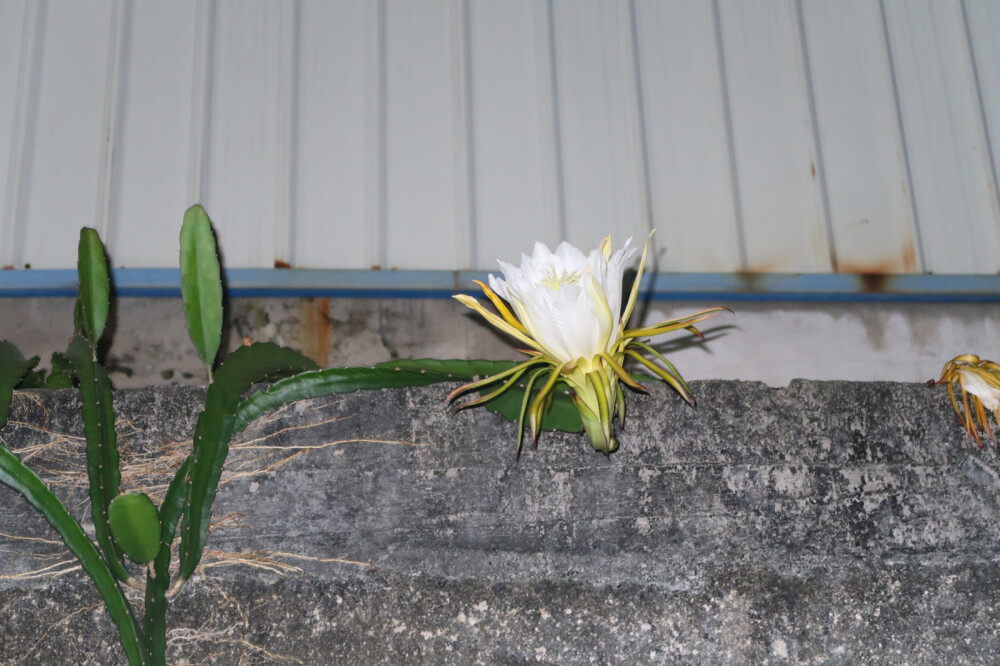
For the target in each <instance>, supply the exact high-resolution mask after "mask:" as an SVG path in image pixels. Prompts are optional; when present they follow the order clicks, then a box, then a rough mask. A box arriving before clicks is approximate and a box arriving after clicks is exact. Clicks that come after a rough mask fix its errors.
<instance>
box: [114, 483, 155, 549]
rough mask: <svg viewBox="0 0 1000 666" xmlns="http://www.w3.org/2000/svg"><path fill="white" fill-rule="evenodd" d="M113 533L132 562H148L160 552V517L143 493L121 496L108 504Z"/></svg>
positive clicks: (151, 502)
mask: <svg viewBox="0 0 1000 666" xmlns="http://www.w3.org/2000/svg"><path fill="white" fill-rule="evenodd" d="M108 520H109V522H110V523H111V534H112V536H114V538H115V542H117V544H118V546H119V547H120V548H121V549H122V551H123V552H124V553H125V554H126V555H128V556H129V559H131V560H132V561H133V562H138V563H139V564H148V563H149V562H152V561H153V560H154V559H156V556H157V555H158V554H159V552H160V516H159V513H158V512H157V511H156V505H154V504H153V501H152V500H150V499H149V497H148V496H146V495H145V494H143V493H126V494H124V495H119V496H118V497H116V498H115V499H114V500H112V502H111V506H110V507H108Z"/></svg>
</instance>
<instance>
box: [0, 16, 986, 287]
mask: <svg viewBox="0 0 1000 666" xmlns="http://www.w3.org/2000/svg"><path fill="white" fill-rule="evenodd" d="M997 34H1000V2H997V1H996V0H882V1H878V0H753V1H747V0H548V1H545V0H503V1H496V0H336V1H335V0H285V1H283V2H282V1H275V0H204V1H202V2H183V1H171V2H165V3H161V2H152V1H136V2H129V1H127V0H89V1H88V2H77V1H75V0H0V203H2V209H0V216H2V217H0V264H2V265H7V266H13V267H17V268H21V267H24V266H25V265H31V266H32V267H34V268H71V267H73V266H74V264H75V243H76V236H77V233H78V230H79V227H80V226H82V225H91V226H96V227H97V228H98V229H99V230H100V231H101V233H102V236H103V237H104V238H106V239H107V241H108V245H109V251H110V253H111V255H112V259H113V262H114V264H115V265H116V266H124V267H171V266H175V265H176V257H177V232H178V229H179V224H180V218H181V214H182V212H183V210H184V209H185V208H186V206H187V205H188V204H190V203H193V202H195V201H201V202H203V203H204V204H205V205H206V207H207V208H208V210H209V212H210V214H211V215H212V217H213V220H214V221H215V224H216V227H217V229H218V231H219V235H220V239H221V243H222V247H223V250H224V252H225V257H224V258H225V262H226V265H227V266H229V267H231V268H238V267H271V266H274V265H275V263H276V262H281V263H287V264H290V265H292V266H295V267H307V268H340V269H368V268H371V267H373V266H379V267H383V268H401V269H444V270H456V269H473V270H481V269H492V268H493V267H495V262H494V260H495V258H497V257H503V258H506V259H514V258H516V257H517V256H518V255H519V253H520V252H521V251H523V250H526V249H527V248H529V247H530V245H531V244H532V243H533V241H534V240H536V239H541V240H544V241H547V242H549V243H552V244H554V243H556V242H558V241H559V240H560V239H562V238H567V239H569V240H570V241H573V242H575V243H577V244H580V245H585V246H589V245H594V244H595V243H596V242H597V241H598V240H599V239H600V238H601V237H602V236H604V235H605V234H607V233H609V232H612V233H614V234H615V235H616V236H617V237H619V238H623V237H625V236H629V235H634V236H637V237H639V238H645V236H646V235H647V234H648V232H649V230H650V229H651V228H655V229H656V230H657V233H656V236H655V238H656V243H657V246H658V248H659V249H660V250H662V251H664V252H663V254H662V256H661V258H660V260H659V264H658V268H659V270H669V271H697V272H736V271H740V272H743V271H750V272H773V273H781V272H806V273H829V272H864V273H867V272H878V273H921V272H933V273H965V274H989V275H993V274H996V273H997V272H998V271H1000V212H998V192H997V178H996V171H995V160H994V156H995V155H996V154H997V152H998V150H1000V146H998V141H1000V138H998V137H1000V40H998V39H997Z"/></svg>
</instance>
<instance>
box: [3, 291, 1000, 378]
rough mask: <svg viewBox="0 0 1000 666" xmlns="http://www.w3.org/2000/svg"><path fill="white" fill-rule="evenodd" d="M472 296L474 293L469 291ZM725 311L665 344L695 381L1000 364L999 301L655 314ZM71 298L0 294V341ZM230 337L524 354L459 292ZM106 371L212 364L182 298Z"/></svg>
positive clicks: (29, 348) (141, 372)
mask: <svg viewBox="0 0 1000 666" xmlns="http://www.w3.org/2000/svg"><path fill="white" fill-rule="evenodd" d="M469 293H473V292H472V290H470V291H469ZM711 305H728V306H730V307H731V308H733V309H734V310H735V311H736V314H735V315H728V314H724V315H721V316H719V317H717V318H715V319H713V320H710V321H709V322H706V326H704V327H703V328H704V330H705V331H706V333H707V337H708V340H707V341H706V342H697V341H696V340H694V339H693V338H691V337H690V336H679V335H678V336H672V337H667V338H664V339H662V343H663V349H665V350H667V353H668V355H669V356H670V358H671V359H672V361H673V362H674V363H675V365H677V367H678V369H680V371H681V372H682V373H683V375H684V376H685V377H686V378H687V379H743V380H753V381H762V382H764V383H766V384H768V385H770V386H785V385H786V384H787V383H788V382H789V381H791V380H792V379H795V378H805V379H846V380H858V381H882V380H889V381H904V382H921V381H926V380H928V379H931V378H935V377H937V375H938V373H940V371H941V366H942V365H944V363H945V361H947V360H948V359H950V358H952V357H954V356H957V355H958V354H963V353H970V352H972V353H977V354H979V355H980V356H982V357H984V358H991V359H994V360H1000V345H998V342H997V341H998V340H1000V305H997V304H980V305H975V304H941V303H928V304H892V303H843V304H830V303H824V304H805V303H727V302H725V301H716V302H710V303H659V302H654V303H652V304H650V307H649V308H648V309H647V311H646V313H645V314H646V317H645V318H646V321H648V322H654V321H656V322H658V321H662V320H663V319H665V318H669V317H673V316H679V315H681V314H684V313H687V312H692V311H695V310H697V309H700V308H702V307H708V306H711ZM72 310H73V301H72V299H68V298H51V299H44V298H42V299H17V298H11V299H3V300H0V312H2V313H3V316H2V317H0V338H8V339H10V340H12V341H13V342H14V343H15V344H17V346H18V347H19V348H20V349H21V350H22V351H23V352H24V353H26V354H29V355H35V354H37V355H39V356H41V357H42V359H43V364H47V363H48V359H49V356H50V354H51V353H52V352H53V351H56V350H63V349H65V348H66V340H67V338H68V336H69V332H70V331H71V329H72ZM227 313H228V315H229V322H230V325H229V333H230V334H229V336H228V340H229V345H230V348H232V347H233V346H234V345H237V344H239V343H240V341H241V340H242V339H243V336H245V335H248V336H250V337H251V338H252V339H253V340H257V341H264V340H273V341H276V342H279V343H281V344H284V345H289V346H292V347H295V348H297V349H300V350H302V351H304V352H305V353H307V354H309V355H310V356H312V357H313V358H314V359H315V360H316V361H317V362H318V363H319V364H320V365H323V366H333V365H364V364H369V363H374V362H378V361H386V360H390V359H393V358H421V357H436V358H492V359H500V358H517V357H518V353H517V352H516V351H515V350H514V347H513V345H512V344H510V343H509V342H508V341H507V340H506V339H504V338H502V337H501V336H500V335H499V334H497V333H495V332H493V331H492V330H490V329H489V327H488V326H486V325H484V324H483V323H482V322H480V321H479V320H478V318H477V317H476V316H475V315H472V314H471V313H470V312H469V311H468V310H467V309H466V308H465V307H464V306H462V305H460V304H459V303H457V302H455V301H453V300H451V299H440V300H438V299H427V300H421V299H327V298H321V299H278V298H272V299H249V298H238V299H233V300H232V301H231V302H230V303H229V305H228V308H227ZM113 328H114V330H113V334H112V337H111V338H110V339H111V341H112V343H111V346H110V348H109V350H108V365H109V366H110V370H111V376H112V379H113V380H114V382H115V385H116V386H117V387H119V388H124V387H138V386H148V385H152V384H178V383H179V384H200V383H202V382H204V381H205V376H204V370H203V368H202V366H201V363H200V362H199V360H198V358H197V355H196V354H195V352H194V349H193V347H192V346H191V343H190V341H189V339H188V336H187V331H186V329H185V324H184V316H183V307H182V306H181V303H180V301H179V300H178V299H169V298H168V299H152V298H151V299H140V298H121V299H118V300H117V303H116V311H115V324H114V325H113Z"/></svg>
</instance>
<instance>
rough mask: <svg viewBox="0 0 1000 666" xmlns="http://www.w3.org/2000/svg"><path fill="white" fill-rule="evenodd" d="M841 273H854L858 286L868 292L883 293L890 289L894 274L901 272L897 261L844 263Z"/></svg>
mask: <svg viewBox="0 0 1000 666" xmlns="http://www.w3.org/2000/svg"><path fill="white" fill-rule="evenodd" d="M840 268H841V270H840V272H841V273H848V274H852V275H854V276H855V277H856V278H857V280H858V286H859V287H860V289H861V291H862V292H863V293H866V294H881V293H884V292H887V291H890V287H891V285H890V282H891V280H892V275H893V274H894V273H898V272H899V265H898V263H897V262H896V261H887V262H882V263H877V264H850V263H849V264H842V265H841V267H840Z"/></svg>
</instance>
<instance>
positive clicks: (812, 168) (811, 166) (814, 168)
mask: <svg viewBox="0 0 1000 666" xmlns="http://www.w3.org/2000/svg"><path fill="white" fill-rule="evenodd" d="M809 171H811V172H812V177H813V180H816V165H815V164H814V163H812V162H810V163H809Z"/></svg>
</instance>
